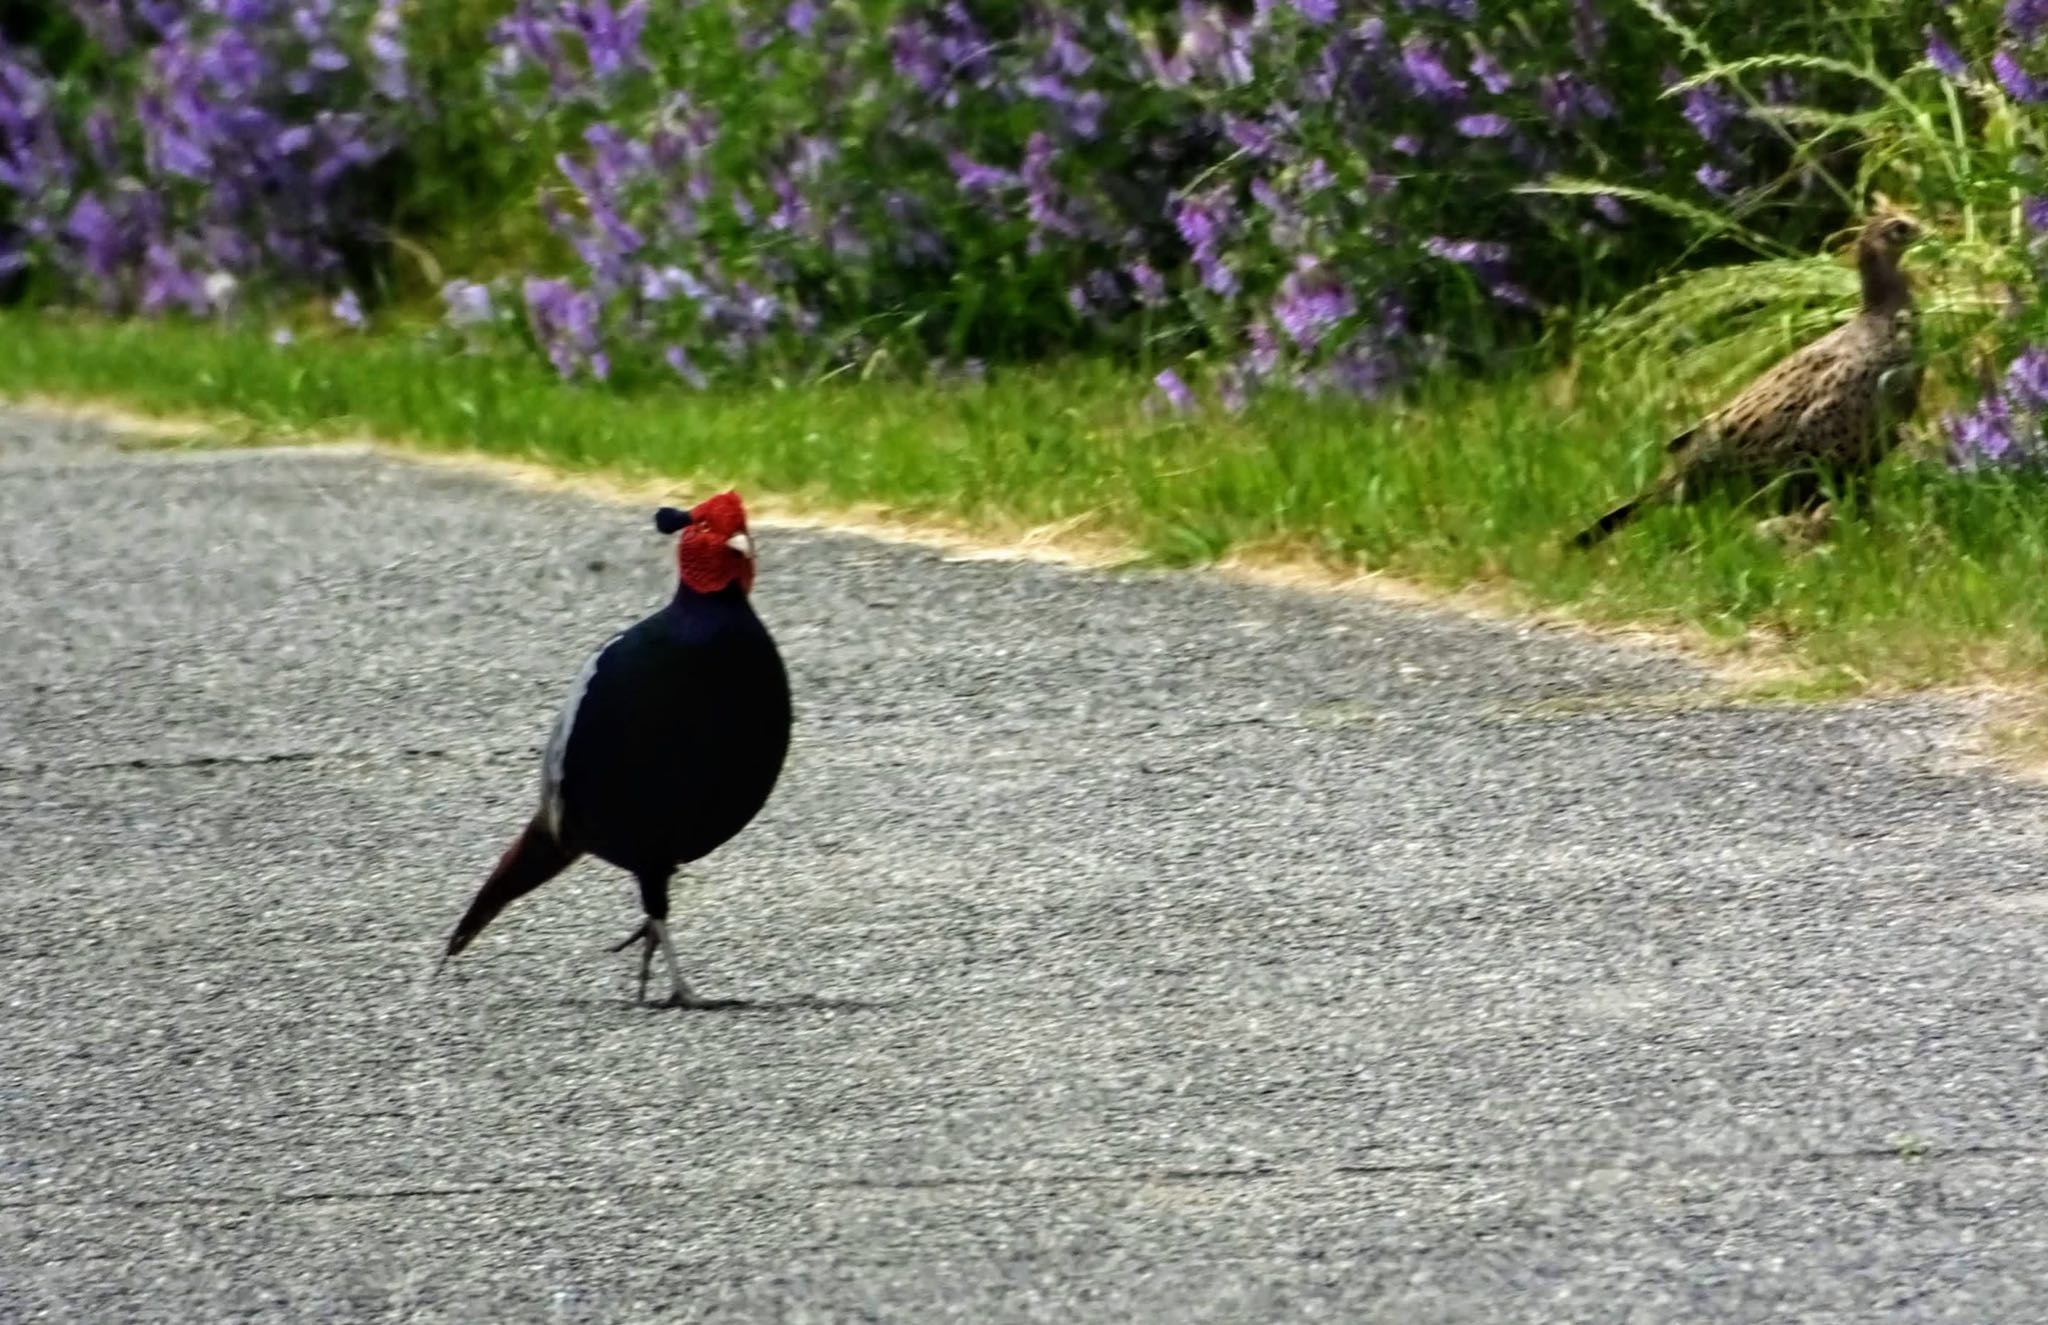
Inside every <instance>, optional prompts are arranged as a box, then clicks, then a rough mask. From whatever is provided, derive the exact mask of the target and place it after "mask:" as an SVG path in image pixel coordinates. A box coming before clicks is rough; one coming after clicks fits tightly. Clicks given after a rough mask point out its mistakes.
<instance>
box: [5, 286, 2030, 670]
mask: <svg viewBox="0 0 2048 1325" xmlns="http://www.w3.org/2000/svg"><path fill="white" fill-rule="evenodd" d="M0 344H4V348H0V392H6V393H8V394H11V395H17V396H19V395H29V394H45V395H54V396H60V397H69V398H77V399H91V400H99V401H109V402H119V403H121V404H124V405H126V406H128V407H131V408H134V409H139V410H142V411H145V412H157V413H165V414H191V413H195V412H196V413H207V414H220V413H228V414H233V415H236V416H239V417H241V418H245V419H247V420H250V421H251V422H252V424H253V429H252V431H254V432H255V433H257V434H259V435H262V434H274V433H275V432H277V431H280V430H291V431H300V430H305V429H313V430H332V431H337V432H358V433H360V432H368V433H371V434H375V435H379V436H384V437H388V438H391V439H393V440H396V441H402V442H405V443H408V444H411V445H414V446H417V447H420V448H422V449H427V450H444V449H452V450H472V449H473V450H478V451H482V452H487V453H492V454H496V455H502V456H508V457H515V458H521V459H531V460H539V461H544V462H546V463H549V464H552V465H556V466H559V467H562V468H565V469H568V470H572V471H576V470H581V471H603V472H611V473H618V474H622V475H628V476H639V477H644V476H650V475H661V476H672V477H673V478H675V479H676V480H678V486H679V491H698V490H706V489H709V488H710V486H711V485H713V484H725V483H733V484H737V485H738V486H739V487H740V488H741V489H742V491H745V492H749V493H756V494H759V493H779V494H784V495H787V496H790V497H794V498H800V499H804V500H808V501H811V502H814V503H820V504H824V505H828V506H831V505H847V506H851V505H866V504H880V505H882V506H885V507H887V508H889V509H892V510H895V511H898V512H902V513H904V514H906V515H913V516H936V517H944V518H948V519H954V520H959V521H963V522H966V523H968V524H970V525H979V526H982V527H986V528H990V529H994V530H998V531H1001V530H1013V529H1015V528H1016V527H1018V526H1019V525H1021V524H1038V523H1042V522H1053V521H1073V522H1075V524H1076V526H1077V527H1080V528H1086V529H1090V530H1093V531H1096V532H1102V533H1109V534H1113V535H1115V536H1117V537H1119V538H1123V539H1127V540H1129V542H1130V543H1131V544H1132V545H1134V546H1135V547H1136V548H1138V549H1141V550H1142V553H1143V554H1144V555H1146V556H1148V557H1150V558H1152V559H1155V560H1158V561H1163V562H1168V563H1175V564H1185V563H1196V562H1201V561H1205V560H1208V559H1211V558H1216V557H1220V556H1222V555H1224V554H1226V553H1229V552H1231V551H1233V550H1243V549H1246V548H1255V549H1257V550H1260V551H1264V552H1281V553H1287V554H1292V555H1299V556H1304V557H1310V558H1314V559H1316V560H1319V561H1322V562H1325V563H1334V564H1338V565H1344V566H1360V567H1368V568H1372V569H1375V570H1383V571H1389V572H1392V573H1394V574H1397V575H1400V576H1404V577H1408V578H1410V579H1413V580H1416V581H1420V582H1423V583H1426V584H1430V585H1434V586H1441V587H1468V586H1474V585H1478V586H1482V587H1485V588H1488V589H1492V590H1497V591H1501V592H1502V593H1504V595H1505V596H1506V597H1508V599H1509V600H1510V601H1512V602H1515V603H1518V604H1522V605H1527V606H1532V607H1549V606H1568V607H1569V608H1570V609H1571V610H1572V611H1574V612H1575V613H1576V614H1578V615H1580V616H1582V617H1585V618H1589V619H1594V620H1605V621H1616V622H1638V623H1643V624H1648V625H1653V626H1661V627H1697V628H1699V629H1700V630H1701V631H1703V632H1704V633H1705V635H1706V637H1707V638H1709V639H1710V640H1718V641H1722V642H1724V643H1726V644H1727V645H1729V646H1731V647H1738V648H1739V647H1743V646H1744V645H1745V644H1748V643H1754V642H1756V641H1758V640H1760V639H1762V640H1768V641H1770V642H1771V644H1772V646H1773V649H1774V651H1783V652H1788V653H1789V654H1790V656H1791V657H1793V658H1794V659H1796V660H1798V661H1800V662H1803V663H1805V664H1808V665H1810V666H1811V668H1812V669H1813V672H1812V674H1811V676H1812V677H1816V678H1819V679H1818V680H1812V679H1809V681H1807V682H1802V683H1801V687H1802V689H1803V691H1805V692H1810V693H1813V694H1834V693H1840V692H1841V691H1843V690H1844V689H1855V688H1859V687H1861V686H1863V685H1866V684H1876V685H1885V686H1894V685H1928V684H1943V683H1953V682H1965V681H1972V680H1979V679H1986V678H1991V679H2030V678H2035V677H2038V676H2040V675H2042V674H2043V673H2044V672H2048V576H2044V571H2048V486H2044V485H2043V484H2041V483H2038V482H2033V481H2026V480H2009V479H1984V478H1979V479H1965V478H1959V477H1956V476H1953V475H1950V474H1948V473H1946V472H1944V471H1942V470H1941V469H1939V468H1938V467H1935V466H1929V465H1925V464H1918V463H1914V462H1911V461H1909V460H1906V459H1905V458H1904V457H1901V458H1900V459H1898V460H1895V461H1894V462H1893V463H1892V464H1891V465H1889V466H1887V468H1886V469H1885V471H1884V472H1883V473H1882V475H1881V476H1880V479H1879V481H1878V483H1877V485H1876V494H1875V497H1876V500H1875V507H1874V514H1873V517H1872V519H1871V520H1870V521H1869V522H1868V523H1861V522H1854V521H1843V522H1841V523H1840V525H1839V526H1838V530H1837V533H1836V534H1835V536H1834V537H1833V538H1832V539H1831V540H1830V542H1829V543H1828V544H1826V545H1825V546H1824V547H1823V548H1822V549H1820V550H1818V551H1813V552H1807V553H1803V554H1802V553H1797V552H1788V551H1785V550H1783V549H1780V548H1778V547H1776V546H1773V545H1771V544H1768V543H1765V542H1763V541H1761V540H1759V539H1757V538H1756V537H1754V536H1753V535H1752V534H1751V533H1750V532H1749V526H1750V524H1751V518H1750V517H1749V516H1747V515H1743V514H1740V513H1738V512H1735V511H1732V510H1730V509H1728V508H1726V507H1719V508H1716V507H1711V506H1709V507H1702V508H1699V509H1697V510H1692V511H1677V512H1661V513H1658V514H1656V515H1654V516H1652V517H1649V518H1647V519H1645V520H1644V521H1642V522H1641V523H1640V524H1639V525H1638V526H1636V527H1634V528H1631V529H1628V530H1625V531H1623V532H1622V533H1621V534H1620V535H1618V536H1617V537H1616V538H1615V539H1614V540H1612V541H1611V542H1610V543H1609V544H1607V545H1606V546H1605V547H1604V548H1602V549H1600V550H1598V551H1596V552H1594V553H1591V554H1584V553H1571V552H1567V551H1564V550H1562V549H1561V548H1560V547H1559V545H1558V544H1559V539H1560V536H1561V535H1564V534H1566V533H1569V532H1570V531H1571V530H1573V529H1574V528H1576V527H1578V526H1580V525H1582V524H1583V523H1584V522H1585V521H1586V520H1588V519H1589V518H1590V517H1591V516H1593V515H1594V514H1596V513H1598V511H1599V510H1601V509H1602V508H1603V507H1604V506H1605V505H1606V504H1607V503H1609V502H1610V501H1611V500H1613V499H1617V498H1619V497H1621V496H1622V495H1625V492H1626V490H1627V489H1629V488H1630V487H1631V486H1632V485H1633V484H1634V483H1635V482H1636V481H1637V480H1638V479H1639V478H1640V477H1641V476H1642V475H1643V474H1644V473H1645V472H1646V471H1647V470H1648V469H1649V468H1650V467H1651V466H1653V465H1654V463H1655V460H1656V455H1655V452H1656V450H1657V442H1658V440H1659V439H1660V438H1661V437H1662V436H1664V435H1666V433H1667V432H1668V431H1669V428H1670V425H1671V424H1672V423H1674V422H1675V421H1677V420H1679V419H1681V418H1682V417H1683V414H1684V404H1683V402H1678V401H1672V400H1664V399H1655V398H1652V393H1650V392H1648V391H1646V390H1645V389H1644V387H1643V386H1642V385H1641V383H1642V378H1641V376H1640V375H1635V376H1633V377H1631V378H1623V377H1621V376H1619V375H1616V376H1615V377H1614V378H1613V379H1612V384H1610V385H1604V386H1603V385H1601V384H1600V383H1599V382H1596V381H1593V380H1591V379H1590V378H1581V379H1577V380H1567V379H1565V378H1562V377H1559V376H1557V375H1555V374H1550V375H1542V376H1528V377H1522V378H1511V379H1509V380H1504V381H1495V382H1491V383H1487V384H1483V385H1474V384H1470V383H1456V382H1445V383H1441V384H1438V385H1436V386H1434V387H1432V388H1430V389H1428V390H1425V391H1424V392H1423V393H1422V395H1421V397H1420V398H1419V399H1417V400H1415V401H1413V402H1410V403H1407V404H1403V405H1400V406H1386V407H1380V408H1367V407H1363V406H1360V405H1357V404H1355V403H1349V402H1338V401H1326V402H1318V401H1310V400H1300V399H1271V400H1269V401H1267V402H1266V403H1264V404H1263V405H1262V406H1260V407H1259V408H1257V409H1255V410H1253V411H1251V412H1250V413H1248V414H1245V415H1243V416H1240V417H1236V418H1232V417H1229V416H1226V415H1223V414H1220V413H1204V414H1196V415H1191V416H1187V417H1172V416H1167V415H1164V414H1161V413H1159V412H1156V410H1155V409H1152V408H1148V406H1147V403H1146V402H1147V399H1148V396H1149V395H1150V393H1149V392H1148V390H1147V389H1146V387H1145V384H1144V383H1143V382H1142V381H1141V380H1140V379H1138V378H1137V377H1135V376H1134V375H1132V374H1131V373H1129V372H1127V371H1125V370H1121V369H1117V368H1113V367H1109V366H1105V365H1101V364H1094V363H1076V364H1069V365H1065V366H1058V367H1049V368H1044V369H1038V370H1030V371H1012V372H1005V373H1001V374H998V375H996V376H993V377H992V378H991V379H990V380H989V381H988V382H986V383H984V384H956V385H909V384H905V383H902V382H885V381H869V382H854V381H842V382H837V383H830V384H826V385H820V386H807V387H802V388H791V389H773V388H768V387H762V388H756V389H750V390H744V391H740V390H734V391H714V392H710V393H706V394H697V393H691V392H685V391H682V390H680V389H660V390H655V389H649V390H645V391H640V392H632V393H621V392H614V391H606V390H595V389H591V388H589V387H585V386H565V385H562V384H560V383H557V382H556V381H554V380H553V379H552V378H551V377H550V376H548V375H547V374H546V372H545V370H544V369H543V368H541V367H539V366H538V365H535V364H530V363H527V362H525V361H513V360H505V359H496V358H489V357H476V356H462V355H457V354H451V353H447V352H442V351H438V350H434V349H431V348H428V347H426V346H425V345H422V344H420V343H417V342H410V341H399V340H379V339H350V340H306V341H302V342H301V343H299V344H297V345H293V346H289V347H283V348H280V347H276V346H273V345H271V344H270V343H269V342H268V340H267V338H265V337H263V336H261V335H260V334H258V333H255V332H222V331H219V330H213V329H206V328H197V327H189V326H179V325H149V326H138V325H109V324H104V323H98V322H93V321H85V320H78V319H69V318H59V317H55V316H51V315H44V316H40V317H38V316H32V315H9V316H6V317H0ZM1627 382H1633V383H1634V385H1626V384H1625V383H1627Z"/></svg>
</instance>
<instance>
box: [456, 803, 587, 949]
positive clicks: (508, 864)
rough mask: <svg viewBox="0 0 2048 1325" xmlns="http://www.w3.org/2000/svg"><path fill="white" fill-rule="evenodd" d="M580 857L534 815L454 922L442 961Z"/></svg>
mask: <svg viewBox="0 0 2048 1325" xmlns="http://www.w3.org/2000/svg"><path fill="white" fill-rule="evenodd" d="M582 854H583V853H582V852H580V851H578V850H576V849H575V848H574V847H571V846H569V845H568V844H566V843H564V842H563V841H562V840H561V839H560V838H558V837H556V836H555V835H554V833H552V832H550V831H549V830H548V826H547V824H546V823H545V822H544V821H543V820H542V819H540V818H539V817H538V816H536V817H535V819H534V820H533V822H532V823H530V824H528V825H526V830H525V831H524V832H522V833H520V834H519V836H518V837H517V838H516V839H514V841H513V843H512V845H511V846H510V847H509V848H507V849H506V852H505V854H504V856H503V857H501V858H500V859H499V861H498V867H497V868H496V869H494V870H492V871H491V877H490V878H488V879H485V880H484V886H483V887H482V888H481V889H480V890H478V892H477V895H476V900H475V901H473V902H471V903H470V904H469V910H467V911H465V912H463V914H462V919H461V920H460V921H458V922H457V923H456V926H455V932H454V933H453V934H450V935H449V936H448V950H447V952H446V953H444V954H443V955H442V957H441V960H442V961H443V962H444V963H445V962H446V961H447V960H448V958H450V957H453V956H454V955H455V954H457V953H459V952H461V951H462V950H463V949H464V948H466V947H468V946H469V941H470V940H471V939H473V938H475V937H476V936H477V935H478V934H481V933H482V932H483V928H484V926H485V925H488V924H490V923H491V921H492V920H493V919H494V918H495V917H496V916H497V914H498V912H500V911H502V910H504V909H505V908H506V907H507V906H508V905H510V904H511V903H512V902H514V901H516V900H518V899H519V898H521V897H524V896H525V895H526V894H528V893H530V892H532V891H533V890H534V889H535V888H538V887H540V886H541V885H542V884H544V883H546V882H547V881H548V880H549V879H552V878H554V877H555V876H556V875H557V874H560V873H561V872H562V871H563V870H565V869H567V868H569V866H570V865H572V864H574V863H575V860H576V857H578V856H580V855H582Z"/></svg>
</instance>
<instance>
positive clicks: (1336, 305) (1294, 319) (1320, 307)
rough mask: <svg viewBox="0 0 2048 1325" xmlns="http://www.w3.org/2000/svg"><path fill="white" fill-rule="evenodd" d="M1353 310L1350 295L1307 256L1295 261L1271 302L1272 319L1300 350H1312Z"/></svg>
mask: <svg viewBox="0 0 2048 1325" xmlns="http://www.w3.org/2000/svg"><path fill="white" fill-rule="evenodd" d="M1357 311H1358V304H1357V301H1356V300H1354V299H1353V298H1352V296H1351V292H1350V291H1349V290H1347V289H1345V288H1344V286H1343V284H1342V283H1341V282H1339V281H1338V280H1337V279H1336V278H1335V277H1334V276H1332V275H1331V274H1330V273H1329V271H1328V270H1327V269H1326V268H1324V267H1323V265H1322V264H1321V263H1319V262H1317V261H1316V260H1315V259H1314V258H1307V257H1304V258H1300V259H1298V260H1296V262H1295V265H1294V270H1293V271H1292V272H1289V273H1288V275H1287V277H1286V279H1285V280H1283V281H1281V282H1280V293H1279V297H1278V298H1276V299H1275V300H1274V301H1273V320H1274V321H1276V322H1278V323H1279V324H1280V327H1281V329H1282V330H1284V331H1285V332H1286V333H1287V334H1288V336H1289V337H1291V338H1292V339H1293V341H1294V343H1295V344H1296V345H1297V346H1299V347H1301V348H1302V349H1304V350H1311V349H1314V348H1315V347H1316V346H1317V345H1318V344H1319V343H1320V342H1321V341H1322V339H1323V337H1325V336H1327V335H1328V334H1329V333H1330V331H1331V330H1332V329H1334V328H1335V327H1336V326H1337V324H1339V323H1340V322H1342V321H1344V319H1345V318H1348V317H1350V316H1351V315H1352V314H1353V313H1355V312H1357Z"/></svg>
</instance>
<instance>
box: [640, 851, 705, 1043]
mask: <svg viewBox="0 0 2048 1325" xmlns="http://www.w3.org/2000/svg"><path fill="white" fill-rule="evenodd" d="M674 872H675V871H674V870H673V869H672V868H671V869H665V870H661V871H659V872H654V871H650V872H648V873H645V874H642V875H640V876H639V878H640V905H641V908H642V909H643V910H645V911H646V912H647V935H648V937H647V952H648V955H649V960H650V961H651V960H652V956H653V952H654V945H655V944H657V943H659V944H660V945H661V956H662V959H663V960H664V961H666V962H667V963H668V978H669V994H668V1005H669V1006H670V1007H676V1008H686V1007H689V1006H690V1005H691V1004H692V1003H694V1002H695V1001H696V1000H695V999H694V998H693V997H692V995H691V994H690V986H689V985H688V984H686V983H685V982H684V980H683V966H682V963H681V962H679V961H677V960H676V945H675V944H673V943H671V942H670V941H669V937H668V881H669V877H670V875H672V874H673V873H674ZM641 997H642V998H643V999H644V998H645V997H646V991H645V989H644V987H643V989H642V992H641Z"/></svg>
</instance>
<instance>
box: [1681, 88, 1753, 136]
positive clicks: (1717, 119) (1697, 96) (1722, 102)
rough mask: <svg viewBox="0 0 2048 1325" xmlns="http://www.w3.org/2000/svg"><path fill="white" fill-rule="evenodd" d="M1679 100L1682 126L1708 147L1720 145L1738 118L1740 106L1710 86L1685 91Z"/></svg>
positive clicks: (1728, 95)
mask: <svg viewBox="0 0 2048 1325" xmlns="http://www.w3.org/2000/svg"><path fill="white" fill-rule="evenodd" d="M1682 100H1683V103H1684V114H1685V122H1686V123H1687V124H1690V125H1691V126H1692V130H1693V132H1694V133H1696V134H1698V135H1699V136H1700V138H1701V139H1702V140H1703V141H1705V142H1708V143H1713V144H1716V145H1718V144H1720V142H1721V141H1722V139H1723V138H1724V137H1726V135H1727V132H1728V126H1729V125H1731V124H1733V123H1734V122H1735V121H1736V120H1739V119H1741V118H1742V113H1743V111H1742V103H1741V102H1740V101H1738V100H1736V98H1735V97H1734V96H1733V95H1731V94H1730V93H1727V92H1724V91H1722V90H1721V89H1720V88H1718V87H1715V86H1714V85H1713V84H1712V83H1703V84H1701V85H1699V86H1698V87H1693V88H1688V89H1686V91H1685V94H1684V96H1683V98H1682Z"/></svg>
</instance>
